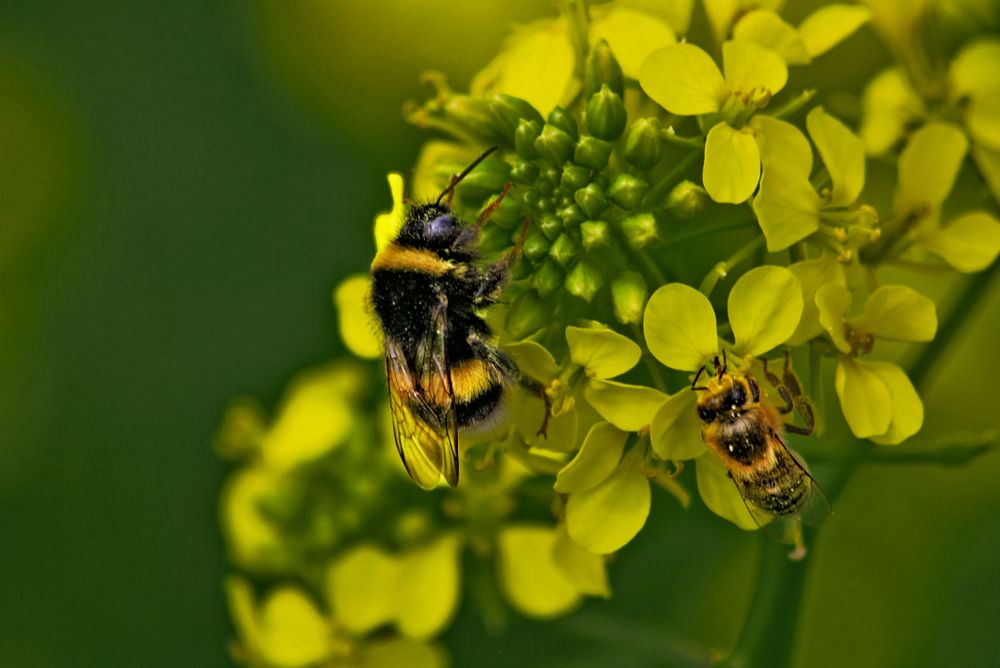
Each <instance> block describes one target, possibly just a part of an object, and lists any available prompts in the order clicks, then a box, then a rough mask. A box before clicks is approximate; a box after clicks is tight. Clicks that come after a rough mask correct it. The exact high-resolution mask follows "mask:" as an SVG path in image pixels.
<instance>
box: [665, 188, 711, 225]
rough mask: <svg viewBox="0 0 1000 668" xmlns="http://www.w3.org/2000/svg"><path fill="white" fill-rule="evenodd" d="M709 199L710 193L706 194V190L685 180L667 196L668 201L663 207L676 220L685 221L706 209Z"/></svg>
mask: <svg viewBox="0 0 1000 668" xmlns="http://www.w3.org/2000/svg"><path fill="white" fill-rule="evenodd" d="M707 199H708V193H706V192H705V189H704V188H702V187H701V186H699V185H698V184H696V183H692V182H691V181H687V180H685V181H681V182H680V183H678V184H677V185H676V186H674V188H673V190H671V191H670V194H669V195H667V200H666V202H665V203H664V205H663V206H664V207H665V208H666V209H667V211H669V212H670V213H671V214H672V215H673V216H674V217H675V218H677V219H679V220H683V219H685V218H691V217H692V216H694V215H695V214H696V213H698V212H700V211H701V210H702V209H704V208H705V202H706V201H707Z"/></svg>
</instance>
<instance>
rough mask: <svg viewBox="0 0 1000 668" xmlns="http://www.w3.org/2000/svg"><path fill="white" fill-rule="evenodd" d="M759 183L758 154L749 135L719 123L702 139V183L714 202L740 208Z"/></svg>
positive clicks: (754, 143) (755, 143) (751, 136)
mask: <svg viewBox="0 0 1000 668" xmlns="http://www.w3.org/2000/svg"><path fill="white" fill-rule="evenodd" d="M759 180H760V152H759V151H758V150H757V142H755V141H754V138H753V135H751V134H750V133H748V132H742V131H740V130H735V129H733V128H732V127H730V126H729V125H728V124H726V123H718V124H716V126H715V127H713V128H712V129H711V130H709V131H708V137H707V138H706V139H705V165H704V167H703V168H702V181H703V182H704V184H705V191H706V192H708V195H709V197H711V198H712V199H714V200H715V201H716V202H724V203H728V204H739V203H741V202H745V201H746V200H747V199H748V198H749V197H750V195H752V194H753V191H754V189H755V188H756V187H757V182H758V181H759Z"/></svg>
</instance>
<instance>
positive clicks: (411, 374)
mask: <svg viewBox="0 0 1000 668" xmlns="http://www.w3.org/2000/svg"><path fill="white" fill-rule="evenodd" d="M445 314H446V302H443V303H442V304H441V305H440V306H438V307H435V309H434V311H433V313H432V314H431V322H430V323H429V329H428V330H427V331H428V332H429V335H428V336H427V337H426V338H425V339H424V340H423V341H421V342H420V344H419V345H418V347H417V355H416V359H415V360H414V367H415V370H416V372H415V371H414V369H411V368H410V365H409V363H408V362H407V360H406V357H405V355H404V354H403V351H402V349H400V347H399V346H398V345H397V344H395V343H393V342H391V341H388V342H386V351H385V368H386V377H387V378H388V381H389V408H390V413H391V414H392V431H393V437H394V438H395V441H396V450H397V451H398V452H399V456H400V458H401V459H402V460H403V466H404V467H405V468H406V472H407V473H409V474H410V477H411V478H413V480H414V481H415V482H416V483H417V484H418V485H420V486H421V487H423V488H425V489H430V488H432V487H435V486H436V485H437V483H438V481H439V480H440V477H441V476H442V475H443V476H444V478H445V480H447V481H448V484H449V485H452V486H455V485H457V484H458V423H457V420H456V417H455V399H454V392H453V389H452V383H451V369H450V368H449V366H448V361H447V357H446V356H445V337H446V335H447V329H446V325H447V323H446V321H445Z"/></svg>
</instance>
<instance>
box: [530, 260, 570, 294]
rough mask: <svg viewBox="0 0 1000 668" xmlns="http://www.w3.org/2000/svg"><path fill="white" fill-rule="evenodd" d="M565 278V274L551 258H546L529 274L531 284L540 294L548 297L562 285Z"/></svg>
mask: <svg viewBox="0 0 1000 668" xmlns="http://www.w3.org/2000/svg"><path fill="white" fill-rule="evenodd" d="M565 278H566V274H565V272H563V270H562V268H561V267H560V266H559V265H557V264H556V263H555V262H553V261H552V260H546V261H545V262H543V263H542V265H541V266H540V267H538V269H536V270H535V273H533V274H532V275H531V286H532V287H533V288H535V291H537V292H538V294H539V295H540V296H542V297H548V296H549V295H551V294H552V293H553V292H555V291H556V290H558V289H559V288H560V287H562V284H563V281H564V280H565Z"/></svg>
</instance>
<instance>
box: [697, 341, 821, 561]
mask: <svg viewBox="0 0 1000 668" xmlns="http://www.w3.org/2000/svg"><path fill="white" fill-rule="evenodd" d="M704 371H705V367H702V368H701V370H699V371H698V374H697V375H696V376H695V378H694V380H693V381H692V383H691V388H692V389H693V390H697V391H700V392H701V393H702V394H701V395H700V396H699V397H698V402H697V408H698V417H699V418H700V419H701V422H702V425H701V436H702V439H703V440H704V441H705V444H706V445H707V446H708V447H709V448H711V449H712V451H713V452H715V454H716V455H718V456H719V458H720V459H721V460H722V462H723V463H724V464H725V466H726V470H727V471H728V473H729V477H730V479H732V481H733V483H735V484H736V489H738V490H739V492H740V496H742V497H743V501H744V503H745V504H746V507H747V510H749V511H750V514H751V515H752V516H753V518H754V521H756V522H757V524H758V525H760V526H761V527H762V528H765V529H766V530H768V532H769V533H771V534H772V535H773V536H775V537H776V538H777V539H778V540H780V541H782V542H785V543H792V542H794V543H796V544H798V545H801V522H802V521H803V520H804V521H806V522H807V523H809V524H818V523H820V522H822V520H823V519H825V517H826V515H828V514H829V512H830V507H829V504H828V503H827V501H826V497H825V495H824V494H823V491H822V489H820V486H819V484H817V483H816V481H815V480H814V479H813V478H812V476H811V475H809V473H808V471H806V469H805V467H804V466H803V465H802V463H801V462H799V460H798V459H797V458H796V456H795V455H794V454H792V452H791V451H790V450H789V449H788V447H786V446H785V443H784V442H783V441H782V438H781V437H782V432H783V431H789V432H792V433H796V434H803V435H809V434H811V433H812V432H813V429H814V427H815V419H814V415H813V411H812V407H811V406H810V405H809V403H808V402H807V401H806V400H805V399H804V398H803V397H802V391H801V386H800V384H799V381H798V378H797V377H796V375H795V372H794V371H793V370H792V366H791V358H790V357H789V356H788V354H787V353H786V355H785V368H784V373H783V379H779V378H778V377H777V375H775V374H774V373H772V372H771V371H770V370H769V369H768V365H767V361H766V360H765V361H764V375H765V376H766V378H767V380H768V383H770V384H771V385H772V386H773V387H774V389H775V390H776V391H777V392H778V394H779V395H780V396H781V399H782V402H783V405H781V406H774V405H772V403H771V402H770V401H768V400H767V397H762V395H761V388H760V384H759V383H758V382H757V379H756V378H754V376H753V375H751V374H750V373H749V372H746V371H739V372H730V371H729V370H728V368H727V365H726V362H725V355H723V361H722V363H720V362H719V358H718V357H716V358H715V375H714V376H713V377H711V378H710V379H709V380H708V382H707V384H705V385H703V386H699V385H698V384H697V383H698V379H699V378H700V377H701V374H702V373H703V372H704ZM793 409H794V410H796V412H797V413H798V414H799V415H800V416H801V417H802V420H803V422H804V423H805V426H804V427H800V426H798V425H796V424H786V423H785V422H784V421H783V420H782V419H781V416H782V415H787V414H789V413H791V412H792V410H793Z"/></svg>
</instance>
